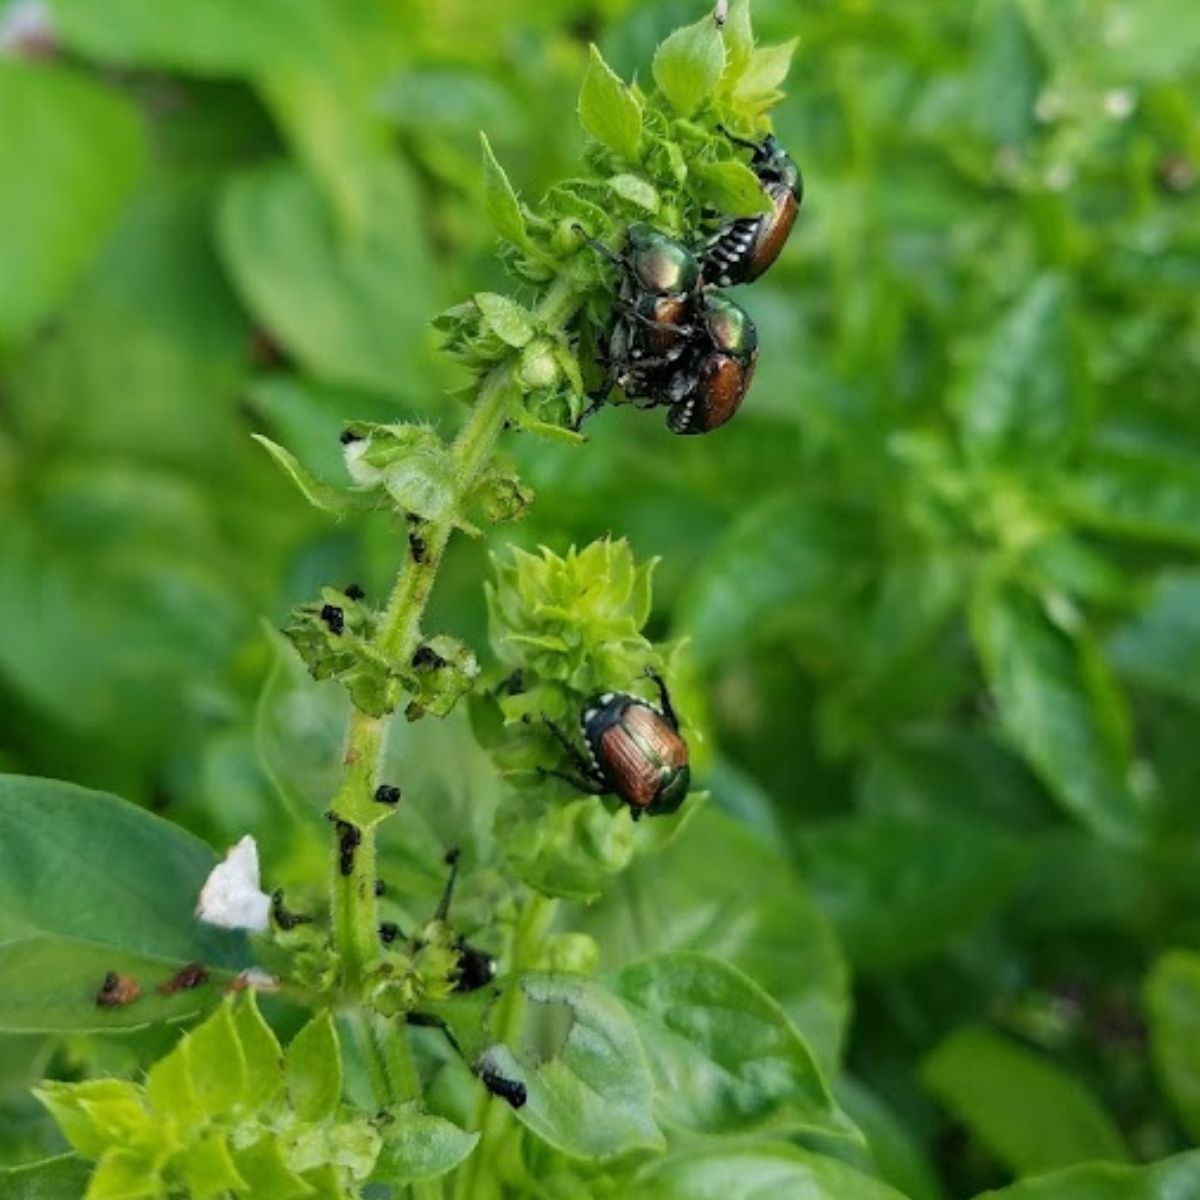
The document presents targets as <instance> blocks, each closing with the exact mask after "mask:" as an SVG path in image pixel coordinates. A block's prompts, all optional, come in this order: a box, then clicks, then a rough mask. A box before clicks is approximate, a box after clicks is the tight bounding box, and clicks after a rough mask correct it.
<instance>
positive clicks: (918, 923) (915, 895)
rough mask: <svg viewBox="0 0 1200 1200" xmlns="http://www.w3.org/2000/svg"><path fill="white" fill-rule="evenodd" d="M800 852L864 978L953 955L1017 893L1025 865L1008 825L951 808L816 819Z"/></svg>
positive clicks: (824, 906)
mask: <svg viewBox="0 0 1200 1200" xmlns="http://www.w3.org/2000/svg"><path fill="white" fill-rule="evenodd" d="M800 851H801V862H802V863H803V866H804V877H805V879H806V880H807V881H808V884H809V886H810V887H811V888H812V889H813V891H814V893H815V894H816V896H817V898H818V900H819V901H820V903H821V908H822V910H823V911H824V912H825V913H826V914H827V915H828V916H829V917H830V919H831V920H832V921H833V924H834V927H835V928H836V929H837V931H838V934H839V936H840V938H841V942H842V945H843V946H844V947H845V949H846V953H847V955H848V956H849V958H850V960H851V962H852V963H853V964H854V965H855V966H856V967H858V968H860V969H861V970H865V971H873V970H879V969H887V968H892V967H895V966H898V965H900V964H903V963H907V962H914V961H917V960H919V959H921V958H924V957H927V956H929V955H931V954H935V953H937V952H938V951H940V950H943V949H945V947H946V945H947V943H948V942H950V941H951V939H953V938H954V937H955V936H957V935H959V934H962V933H966V932H968V931H970V930H972V929H974V928H976V927H977V926H978V925H979V923H980V922H981V921H983V920H984V919H985V918H986V917H987V916H988V915H989V914H990V913H992V912H994V911H995V910H996V908H998V907H999V905H1000V904H1001V903H1002V902H1003V901H1004V900H1005V899H1006V898H1007V897H1008V896H1010V895H1011V894H1012V893H1013V891H1014V890H1015V889H1016V887H1017V885H1018V883H1019V882H1020V881H1021V878H1022V876H1023V874H1024V868H1025V866H1026V863H1027V859H1026V855H1025V854H1024V853H1022V850H1021V847H1020V845H1019V843H1018V842H1017V840H1016V839H1015V838H1014V837H1012V836H1011V835H1010V834H1009V833H1008V832H1007V831H1006V830H1005V829H1004V828H1003V827H1002V826H999V825H996V824H993V823H991V822H987V821H981V820H978V819H977V818H973V817H970V816H966V815H964V814H962V813H956V812H954V811H945V810H944V809H938V810H936V811H931V812H929V813H925V814H916V813H899V812H893V811H890V810H881V811H877V812H865V813H860V814H858V815H856V816H853V817H841V818H837V819H834V820H828V821H819V822H815V823H813V824H810V825H809V826H807V827H806V828H805V829H804V830H803V832H802V834H801V840H800Z"/></svg>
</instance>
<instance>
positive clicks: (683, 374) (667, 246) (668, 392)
mask: <svg viewBox="0 0 1200 1200" xmlns="http://www.w3.org/2000/svg"><path fill="white" fill-rule="evenodd" d="M722 132H723V133H724V134H725V135H726V136H727V137H728V138H729V139H730V140H731V141H732V142H734V143H736V144H737V145H739V146H743V147H746V148H748V149H749V150H751V151H752V157H751V159H750V167H751V169H752V170H753V171H754V173H755V174H756V175H757V176H758V179H759V182H760V184H761V185H762V188H763V191H764V192H765V193H766V197H767V200H768V202H769V205H770V207H769V209H768V210H767V211H766V212H765V213H762V214H760V215H758V216H752V217H734V218H729V219H726V220H724V221H723V222H722V223H721V224H720V226H719V227H718V228H717V230H716V232H715V233H714V234H713V235H712V236H711V237H709V238H708V240H707V241H706V242H705V243H704V245H703V246H702V247H701V248H700V249H699V250H692V249H690V248H689V247H687V246H686V245H684V244H683V243H682V242H680V241H677V240H676V239H674V238H672V237H670V236H669V235H668V234H666V233H663V232H662V231H661V230H657V229H654V228H652V227H651V226H649V225H642V224H638V225H633V226H631V227H630V229H629V231H628V234H627V236H626V245H625V248H624V252H623V253H622V254H614V253H613V252H612V251H611V250H609V249H608V247H606V246H604V245H602V244H601V243H599V242H596V241H593V240H592V239H590V238H589V239H588V241H589V244H590V245H591V246H592V247H593V248H594V249H595V250H596V251H598V252H599V253H601V254H603V255H604V256H605V257H606V258H607V259H609V260H610V261H611V262H612V263H613V264H614V265H615V266H617V268H618V269H619V270H620V272H621V284H620V290H619V292H618V295H617V297H616V299H615V301H614V303H613V321H612V324H611V326H610V328H609V331H608V336H607V339H606V344H605V345H604V346H603V347H602V350H601V353H600V358H601V365H602V366H603V368H604V370H605V381H604V384H603V386H602V387H601V388H600V389H599V391H597V392H596V393H595V394H594V395H593V397H592V403H591V405H590V406H589V407H588V408H587V409H585V410H584V412H583V414H582V415H581V417H580V422H582V421H583V420H584V419H585V418H586V417H587V416H589V415H590V414H591V413H593V412H595V411H596V410H597V409H598V408H600V407H601V406H602V405H603V404H604V402H605V400H606V399H607V397H608V395H609V393H610V392H611V391H612V389H613V388H614V387H619V388H620V389H621V390H622V391H623V392H624V393H625V396H626V398H627V399H629V400H631V401H633V402H634V403H635V404H638V405H639V406H640V407H644V408H656V407H659V406H664V405H665V406H666V407H667V409H668V413H667V427H668V428H669V429H670V430H671V432H672V433H681V434H689V433H708V432H710V431H711V430H713V429H716V428H718V427H719V426H721V425H724V424H725V422H726V421H728V420H730V418H732V417H733V415H734V414H735V413H736V412H737V410H738V408H739V407H740V406H741V403H742V401H743V400H744V399H745V397H746V392H747V391H748V390H749V388H750V381H751V379H752V378H753V375H754V366H755V362H756V360H757V358H758V334H757V332H756V331H755V328H754V323H753V322H752V321H751V320H750V316H749V314H748V313H747V312H746V311H745V309H743V308H742V307H741V306H740V305H739V304H737V303H735V302H734V301H733V300H731V299H730V298H729V297H728V296H727V295H725V293H724V292H721V291H719V290H718V287H729V286H731V285H734V284H739V283H750V282H752V281H753V280H755V279H757V278H759V276H760V275H762V274H763V273H764V272H765V271H766V270H767V269H768V268H769V267H770V266H771V264H772V263H774V262H775V260H776V259H777V258H778V257H779V253H780V251H781V250H782V249H783V247H784V244H785V243H786V242H787V239H788V235H789V234H790V233H791V231H792V226H793V224H794V223H795V220H796V214H797V212H798V211H799V208H800V203H801V200H802V199H803V194H804V185H803V181H802V179H801V176H800V171H799V169H798V168H797V166H796V164H795V163H794V162H793V161H792V159H791V157H790V156H789V155H788V154H787V152H786V151H785V150H784V149H783V148H782V147H781V146H780V145H779V143H778V142H777V141H776V140H775V138H774V137H772V136H770V135H768V136H767V137H765V138H764V139H763V140H762V141H761V142H751V141H747V140H745V139H744V138H739V137H736V136H734V135H733V134H731V133H729V132H728V130H724V129H722Z"/></svg>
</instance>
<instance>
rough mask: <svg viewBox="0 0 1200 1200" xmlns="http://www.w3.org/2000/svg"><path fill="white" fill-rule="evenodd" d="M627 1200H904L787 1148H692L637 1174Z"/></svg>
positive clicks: (833, 1162)
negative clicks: (777, 1198)
mask: <svg viewBox="0 0 1200 1200" xmlns="http://www.w3.org/2000/svg"><path fill="white" fill-rule="evenodd" d="M626 1195H627V1196H628V1197H629V1200H767V1198H768V1197H769V1198H770V1200H775V1198H776V1197H779V1200H783V1197H789V1198H791V1197H794V1198H795V1200H800V1198H801V1197H803V1200H904V1198H903V1197H902V1196H901V1195H900V1193H899V1192H897V1191H895V1190H894V1189H892V1188H890V1187H888V1186H887V1184H885V1183H880V1182H879V1181H878V1180H876V1179H872V1178H870V1177H869V1176H867V1175H863V1174H861V1173H860V1172H858V1171H856V1170H854V1168H853V1167H848V1166H846V1164H845V1163H842V1162H839V1161H838V1160H837V1159H834V1158H825V1157H823V1156H821V1155H817V1154H810V1153H808V1152H807V1151H804V1150H799V1149H796V1148H795V1147H793V1146H774V1145H770V1144H767V1145H761V1146H748V1147H744V1148H740V1149H732V1150H722V1149H712V1150H700V1151H697V1150H692V1151H690V1152H687V1153H684V1154H680V1155H678V1156H672V1157H670V1158H664V1159H659V1160H658V1161H657V1162H655V1163H653V1164H652V1165H651V1166H649V1167H648V1168H646V1169H645V1170H644V1171H642V1172H640V1173H639V1174H638V1176H637V1177H636V1179H635V1182H634V1184H633V1186H632V1187H631V1188H630V1190H629V1191H628V1192H627V1193H626Z"/></svg>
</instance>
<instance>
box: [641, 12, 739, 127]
mask: <svg viewBox="0 0 1200 1200" xmlns="http://www.w3.org/2000/svg"><path fill="white" fill-rule="evenodd" d="M724 70H725V42H724V40H723V39H722V37H721V34H720V31H719V30H718V29H717V26H716V22H715V21H713V19H712V17H709V16H706V17H703V18H702V19H701V20H699V21H697V22H696V23H695V24H694V25H685V26H684V27H683V28H682V29H677V30H675V32H674V33H673V34H671V36H670V37H668V38H667V39H666V41H664V42H663V44H662V45H661V46H659V48H658V50H657V51H656V52H655V55H654V82H655V83H657V84H658V86H659V89H660V90H661V92H662V93H663V95H664V96H666V98H667V99H668V100H669V101H670V102H671V107H672V108H673V109H674V110H675V111H676V112H677V113H678V114H679V115H680V116H681V117H690V116H691V115H692V114H693V113H694V112H695V111H696V109H698V108H699V107H700V106H701V105H702V104H703V103H704V102H705V101H706V100H707V99H708V98H709V97H710V96H711V95H712V94H713V92H714V91H715V90H716V87H717V84H718V83H719V82H720V80H721V73H722V72H723V71H724Z"/></svg>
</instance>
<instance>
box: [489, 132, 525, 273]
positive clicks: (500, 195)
mask: <svg viewBox="0 0 1200 1200" xmlns="http://www.w3.org/2000/svg"><path fill="white" fill-rule="evenodd" d="M479 137H480V140H481V142H482V143H483V196H484V203H485V205H486V206H487V213H488V216H489V217H490V218H491V221H492V225H493V227H494V228H495V230H496V232H497V233H498V234H499V235H500V236H501V237H502V238H503V239H504V240H505V241H506V242H509V243H510V244H512V245H513V246H516V247H517V248H518V249H520V250H527V249H528V248H529V246H530V241H529V234H528V233H527V232H526V229H525V216H524V214H523V213H522V212H521V202H520V201H519V200H518V199H517V193H516V192H515V191H513V186H512V184H511V183H509V181H508V175H507V174H505V171H504V168H503V167H502V166H501V165H500V164H499V162H497V161H496V156H495V154H493V153H492V147H491V143H489V142H488V140H487V138H486V137H485V136H484V135H483V134H480V135H479Z"/></svg>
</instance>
